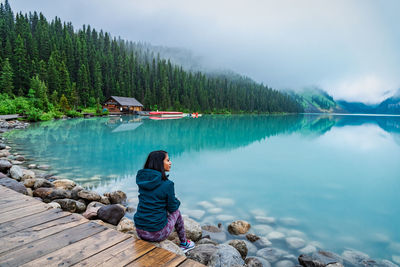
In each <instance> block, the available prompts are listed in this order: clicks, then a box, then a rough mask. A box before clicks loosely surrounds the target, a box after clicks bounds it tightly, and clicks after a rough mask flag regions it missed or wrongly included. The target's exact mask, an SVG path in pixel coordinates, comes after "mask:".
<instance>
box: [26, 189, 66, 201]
mask: <svg viewBox="0 0 400 267" xmlns="http://www.w3.org/2000/svg"><path fill="white" fill-rule="evenodd" d="M33 196H35V197H40V198H42V199H43V200H44V202H51V201H52V200H54V199H64V198H70V197H71V193H70V192H68V191H66V190H64V189H56V188H49V187H41V188H37V189H35V190H34V191H33Z"/></svg>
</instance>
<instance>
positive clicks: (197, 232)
mask: <svg viewBox="0 0 400 267" xmlns="http://www.w3.org/2000/svg"><path fill="white" fill-rule="evenodd" d="M182 217H183V222H184V224H185V232H186V237H187V238H188V239H190V240H193V241H194V242H196V241H197V240H200V238H201V236H202V230H201V227H200V224H199V223H198V222H196V221H195V220H192V219H190V218H189V217H187V216H182Z"/></svg>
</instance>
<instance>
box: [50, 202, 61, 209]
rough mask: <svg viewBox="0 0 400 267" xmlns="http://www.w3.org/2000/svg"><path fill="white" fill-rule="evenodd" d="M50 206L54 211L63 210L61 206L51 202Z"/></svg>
mask: <svg viewBox="0 0 400 267" xmlns="http://www.w3.org/2000/svg"><path fill="white" fill-rule="evenodd" d="M49 206H50V207H52V208H53V209H61V205H60V204H58V203H57V202H50V203H49Z"/></svg>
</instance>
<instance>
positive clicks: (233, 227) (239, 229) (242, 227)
mask: <svg viewBox="0 0 400 267" xmlns="http://www.w3.org/2000/svg"><path fill="white" fill-rule="evenodd" d="M249 229H250V224H249V223H248V222H246V221H241V220H239V221H234V222H233V223H231V224H230V225H229V226H228V231H229V233H230V234H233V235H242V234H245V233H247V231H249Z"/></svg>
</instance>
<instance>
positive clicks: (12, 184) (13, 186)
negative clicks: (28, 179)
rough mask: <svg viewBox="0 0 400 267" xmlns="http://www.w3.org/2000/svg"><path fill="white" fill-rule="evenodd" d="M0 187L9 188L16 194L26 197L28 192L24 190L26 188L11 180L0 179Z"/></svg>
mask: <svg viewBox="0 0 400 267" xmlns="http://www.w3.org/2000/svg"><path fill="white" fill-rule="evenodd" d="M0 185H2V186H5V187H7V188H10V189H12V190H14V191H16V192H18V193H21V194H24V195H28V191H27V190H26V187H25V186H24V185H23V184H22V183H20V182H17V181H16V180H14V179H11V178H3V179H0Z"/></svg>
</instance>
